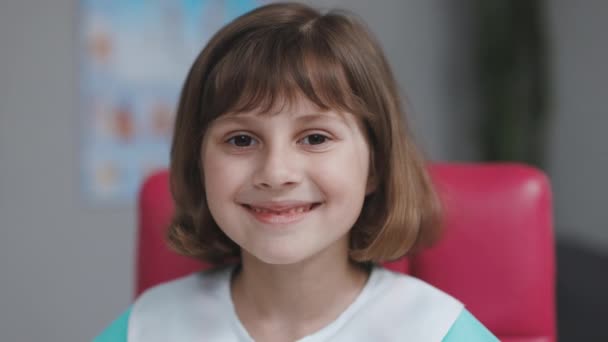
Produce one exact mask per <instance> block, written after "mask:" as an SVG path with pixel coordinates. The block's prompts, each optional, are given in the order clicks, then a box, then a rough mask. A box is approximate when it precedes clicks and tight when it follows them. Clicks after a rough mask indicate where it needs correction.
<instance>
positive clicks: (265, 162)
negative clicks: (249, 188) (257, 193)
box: [253, 146, 301, 190]
mask: <svg viewBox="0 0 608 342" xmlns="http://www.w3.org/2000/svg"><path fill="white" fill-rule="evenodd" d="M295 157H296V156H295V152H294V151H291V150H290V149H289V147H287V146H278V147H271V148H269V149H268V150H267V151H266V153H264V154H263V155H262V156H261V157H260V160H259V163H260V165H259V167H258V169H257V170H256V173H255V175H254V179H253V182H254V185H255V186H256V187H258V188H261V189H276V190H279V189H281V188H288V187H293V186H294V185H296V184H299V183H300V182H301V173H300V172H299V171H298V169H297V165H296V164H297V163H296V160H295V159H296V158H295Z"/></svg>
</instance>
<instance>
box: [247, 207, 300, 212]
mask: <svg viewBox="0 0 608 342" xmlns="http://www.w3.org/2000/svg"><path fill="white" fill-rule="evenodd" d="M308 208H309V206H303V207H295V208H290V209H287V210H280V211H276V210H269V209H265V208H256V207H251V209H252V210H253V211H255V212H256V213H275V214H295V213H303V212H305V211H308Z"/></svg>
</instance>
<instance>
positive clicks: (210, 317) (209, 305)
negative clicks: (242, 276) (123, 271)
mask: <svg viewBox="0 0 608 342" xmlns="http://www.w3.org/2000/svg"><path fill="white" fill-rule="evenodd" d="M233 269H234V266H224V267H220V268H216V269H212V270H207V271H202V272H196V273H192V274H190V275H187V276H184V277H181V278H178V279H175V280H171V281H168V282H165V283H162V284H159V285H156V286H154V287H152V288H150V289H148V290H146V291H145V292H144V293H142V294H141V295H140V296H139V297H138V298H137V299H136V300H135V302H134V303H133V305H132V306H131V307H130V308H129V309H128V310H127V311H126V312H124V313H123V314H122V315H121V316H120V317H119V318H118V319H116V320H115V321H114V322H113V323H112V324H111V325H110V326H109V327H108V328H107V329H106V330H105V331H104V332H103V333H102V334H100V335H99V336H98V337H97V338H96V339H95V340H94V342H109V341H113V342H114V341H117V342H118V341H127V340H128V341H171V340H194V339H189V336H175V333H176V332H178V333H179V334H181V333H185V332H188V331H192V329H190V328H191V327H192V326H197V325H198V326H200V329H199V328H197V329H196V330H198V331H200V330H201V329H204V330H203V331H206V332H207V334H206V336H209V337H213V335H210V334H213V332H214V331H219V332H221V331H230V327H229V326H228V324H230V323H229V322H228V321H227V320H226V319H223V318H225V317H229V316H230V315H229V314H227V313H226V311H227V310H229V309H230V308H231V306H230V305H229V303H230V298H229V296H230V292H229V280H230V276H231V272H232V270H233ZM219 340H221V337H219Z"/></svg>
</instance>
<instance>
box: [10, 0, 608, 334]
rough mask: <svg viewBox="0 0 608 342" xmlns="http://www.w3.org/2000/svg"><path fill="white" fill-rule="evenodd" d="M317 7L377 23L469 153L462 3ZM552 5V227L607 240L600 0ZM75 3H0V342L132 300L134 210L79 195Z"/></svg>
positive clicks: (408, 75) (56, 328)
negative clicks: (96, 204) (90, 203)
mask: <svg viewBox="0 0 608 342" xmlns="http://www.w3.org/2000/svg"><path fill="white" fill-rule="evenodd" d="M312 3H313V4H315V5H318V6H326V7H328V6H329V7H331V6H342V7H347V8H351V9H353V10H355V11H356V12H358V13H359V14H360V15H361V16H362V17H363V18H364V19H365V20H366V21H367V22H368V24H369V26H370V27H371V28H372V30H373V31H375V32H376V34H377V35H378V36H379V38H380V40H381V42H382V43H383V45H384V46H385V49H386V52H387V55H388V58H389V60H390V61H391V63H392V64H393V67H394V72H395V74H396V77H397V79H398V81H399V83H400V84H401V86H402V88H403V94H404V95H407V97H408V98H409V99H410V100H411V104H410V107H411V108H410V109H411V111H410V118H411V121H412V122H413V126H414V130H415V132H416V135H417V136H418V138H419V140H420V141H421V142H422V143H423V146H424V148H425V150H426V151H427V153H428V155H429V156H430V157H432V158H433V159H452V160H453V159H471V158H473V157H474V156H475V153H474V152H473V150H472V147H471V146H472V142H471V138H470V136H471V135H470V134H469V133H470V130H471V129H470V128H468V123H470V121H471V115H470V110H471V109H472V108H473V107H472V105H471V101H470V97H471V95H470V92H468V91H467V89H468V87H469V86H470V79H469V78H468V77H467V76H466V75H467V74H468V71H469V70H470V65H469V63H467V62H466V60H467V56H468V53H467V49H466V47H467V42H466V40H463V39H462V37H463V36H464V35H465V34H466V32H467V30H468V29H469V28H468V27H467V24H466V20H465V19H466V15H467V10H466V7H462V6H459V7H457V6H456V5H454V3H453V2H452V1H448V0H432V1H429V0H425V1H423V0H419V1H407V2H406V1H398V0H392V1H388V0H387V1H382V2H381V4H382V6H378V2H369V1H365V0H344V1H321V0H317V1H312ZM589 3H590V2H589ZM550 4H551V6H550V7H551V18H552V20H553V26H552V27H553V31H554V32H555V33H556V35H557V36H556V52H557V53H558V58H557V59H556V64H555V71H556V72H555V74H556V77H555V78H556V81H557V92H558V96H559V100H558V105H557V106H556V114H557V117H556V120H555V122H554V125H553V128H552V133H553V134H552V139H553V140H552V141H553V146H552V149H551V172H550V173H551V176H552V177H554V181H555V189H556V191H555V192H556V208H557V209H558V212H557V218H558V223H559V224H558V226H560V227H561V228H560V234H564V235H572V236H575V237H576V238H577V239H580V240H582V241H595V245H596V246H600V247H601V246H604V247H606V246H608V236H607V235H608V234H607V233H606V230H605V229H604V226H601V225H602V224H604V223H603V221H604V220H602V217H600V210H601V209H603V208H601V207H602V205H601V203H602V202H603V201H602V197H601V196H603V195H604V193H606V191H605V190H606V189H605V187H603V186H602V183H601V182H602V181H603V178H601V177H600V175H603V174H608V172H606V171H607V170H606V169H607V167H608V162H607V160H606V158H605V157H606V153H605V152H606V151H605V148H604V146H605V145H606V144H602V141H600V134H601V133H602V132H600V130H601V129H602V128H606V127H607V125H606V124H607V123H608V122H607V121H606V115H605V112H604V111H603V110H602V109H601V108H603V107H604V106H602V103H600V101H601V100H604V99H605V98H606V96H605V95H606V94H605V91H603V93H601V94H600V92H602V90H600V89H602V87H601V86H602V83H601V82H602V81H604V80H606V79H607V78H606V77H605V76H606V68H604V67H596V66H600V65H602V64H600V61H604V60H608V58H606V46H605V44H600V43H598V42H595V41H594V40H592V39H590V38H587V37H589V36H591V37H594V35H593V33H595V36H597V35H598V34H597V32H603V30H601V27H599V26H600V25H601V26H602V27H604V28H605V26H606V24H605V23H604V21H603V20H604V19H605V17H602V16H601V15H600V13H601V11H600V10H602V9H603V10H605V9H606V7H607V5H605V3H602V2H595V6H596V7H595V8H594V7H582V6H581V2H578V3H577V4H578V5H579V7H577V8H575V7H573V5H572V3H571V2H567V1H565V0H561V1H558V0H555V1H551V2H550ZM76 6H77V1H76V0H55V1H52V2H51V1H43V0H3V1H2V2H0V218H1V221H0V222H1V226H0V277H1V278H0V279H1V280H0V281H1V283H0V339H1V340H3V341H85V340H89V339H90V338H91V337H92V336H93V335H95V334H96V333H97V332H99V331H100V330H101V329H102V328H103V327H104V326H105V325H106V324H107V323H108V322H109V321H110V320H112V319H113V318H114V317H116V316H117V315H118V314H119V313H120V312H121V311H122V310H124V309H125V308H126V307H127V306H128V304H129V301H130V298H131V293H132V285H133V274H132V271H133V267H132V265H133V261H132V259H133V253H134V249H133V242H134V225H135V214H134V207H114V208H98V209H92V208H90V207H87V206H86V205H84V204H83V203H81V197H80V194H79V188H78V180H79V172H78V168H79V160H78V143H79V142H78V124H77V122H78V113H77V106H76V103H77V100H78V99H77V80H78V75H77V74H76V64H75V63H76V50H75V49H76V44H75V42H76V40H75V37H76V33H75V32H76V30H77V17H76ZM571 7H572V8H571ZM599 7H601V8H599ZM562 22H565V23H568V25H567V26H564V27H562V26H561V23H562ZM604 31H605V30H604ZM577 51H585V52H587V53H588V54H584V55H583V54H578V53H577ZM602 76H604V77H602ZM603 89H606V87H605V86H604V87H603ZM600 111H601V112H600ZM600 120H603V121H600ZM601 123H603V126H602V125H601ZM600 156H601V157H604V159H603V160H600V159H599V157H600ZM581 165H583V166H584V167H582V168H581V167H580V166H581ZM602 190H603V191H602Z"/></svg>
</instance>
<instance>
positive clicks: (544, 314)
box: [136, 164, 556, 342]
mask: <svg viewBox="0 0 608 342" xmlns="http://www.w3.org/2000/svg"><path fill="white" fill-rule="evenodd" d="M430 172H431V176H432V178H433V181H434V183H435V185H436V187H437V189H438V191H439V194H440V196H441V199H442V202H443V203H444V207H445V224H446V226H445V235H444V237H443V239H442V240H441V241H440V242H439V243H438V244H437V245H436V246H435V247H433V248H431V249H428V250H426V251H423V252H422V253H420V254H418V255H416V256H414V257H411V258H409V260H408V259H402V260H399V261H397V262H393V263H390V264H387V265H386V266H387V267H389V268H391V269H393V270H396V271H399V272H404V273H409V274H412V275H414V276H416V277H418V278H421V279H423V280H425V281H426V282H428V283H430V284H433V285H435V286H436V287H438V288H440V289H442V290H443V291H445V292H447V293H449V294H451V295H453V296H454V297H456V298H458V299H459V300H460V301H462V302H463V303H465V305H466V306H467V308H468V310H469V311H471V312H472V313H473V315H474V316H476V317H477V318H478V319H479V320H480V321H481V322H482V323H483V324H484V325H485V326H486V327H488V328H489V329H490V330H491V331H492V332H493V333H494V334H495V335H496V336H498V337H499V338H500V339H501V341H505V342H541V341H542V342H545V341H546V342H553V341H555V339H556V326H555V321H556V319H555V251H554V239H553V222H552V217H553V216H552V204H551V191H550V186H549V182H548V180H547V177H546V176H545V175H544V174H543V173H541V172H540V171H538V170H536V169H533V168H530V167H527V166H523V165H519V164H436V165H433V166H431V167H430ZM168 184H169V181H168V173H167V171H161V172H159V173H157V174H154V175H152V176H151V177H149V178H148V179H147V180H146V181H145V183H144V184H143V187H142V190H141V192H140V198H139V236H138V249H137V277H136V295H139V294H140V293H141V292H143V291H144V290H145V289H147V288H148V287H150V286H153V285H156V284H158V283H161V282H164V281H167V280H170V279H174V278H177V277H179V276H182V275H186V274H188V273H190V272H193V271H195V270H198V269H201V268H205V267H208V265H204V264H202V263H199V262H197V261H194V260H191V259H188V258H185V257H181V256H179V255H176V254H175V253H173V252H171V251H170V250H169V249H168V248H167V246H166V244H165V239H164V234H165V230H166V227H167V225H168V223H169V220H170V218H171V214H172V212H173V206H172V200H171V196H170V193H169V185H168Z"/></svg>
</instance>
